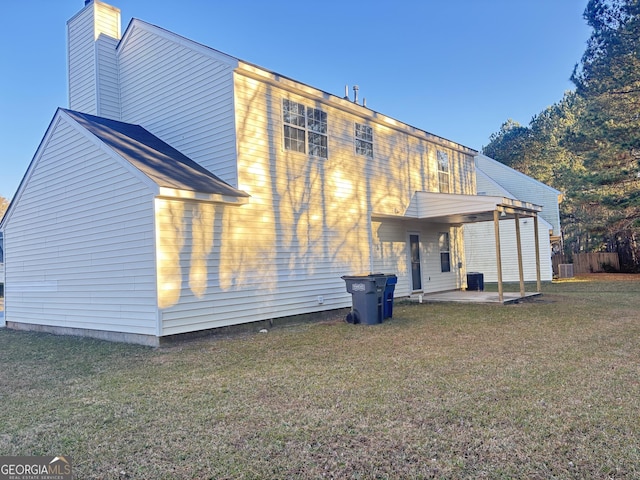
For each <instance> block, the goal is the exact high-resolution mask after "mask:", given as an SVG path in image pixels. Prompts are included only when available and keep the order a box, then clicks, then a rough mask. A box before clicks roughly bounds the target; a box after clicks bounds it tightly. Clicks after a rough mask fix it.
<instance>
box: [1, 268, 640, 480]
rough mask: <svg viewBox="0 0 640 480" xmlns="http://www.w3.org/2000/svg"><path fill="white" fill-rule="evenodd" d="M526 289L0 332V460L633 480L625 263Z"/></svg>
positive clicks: (257, 473) (168, 472) (153, 475)
mask: <svg viewBox="0 0 640 480" xmlns="http://www.w3.org/2000/svg"><path fill="white" fill-rule="evenodd" d="M621 278H622V279H621ZM544 293H545V294H544V295H543V296H542V297H540V298H538V299H537V300H534V301H530V302H525V303H521V304H516V305H508V306H497V305H495V306H493V305H457V304H455V305H454V304H422V305H419V304H407V303H401V302H398V303H396V309H395V311H394V318H393V320H391V321H388V322H385V323H384V324H382V325H379V326H369V327H368V326H361V325H355V326H354V325H349V324H346V323H344V322H343V321H342V317H340V318H339V319H336V320H335V321H327V322H322V323H312V324H305V325H298V326H290V327H282V328H279V329H274V330H272V331H270V332H269V333H266V334H260V333H252V334H238V335H235V336H225V337H222V336H212V337H208V338H201V339H198V340H192V341H188V342H184V343H180V344H176V345H172V346H169V347H163V348H159V349H149V348H145V347H140V346H132V345H124V344H114V343H108V342H102V341H97V340H91V339H81V338H73V337H58V336H52V335H47V334H38V333H25V332H15V331H8V330H6V329H0V454H2V455H68V456H70V457H71V458H72V460H73V464H74V473H75V478H78V479H94V478H95V479H119V478H131V479H183V478H197V479H205V478H215V479H225V478H229V479H232V478H233V479H236V478H239V479H269V478H274V479H283V478H341V479H342V478H358V479H369V478H393V479H396V478H446V479H451V478H505V479H506V478H527V479H536V478H539V479H550V478H562V479H565V478H580V479H590V478H594V479H608V478H625V479H626V478H640V414H639V412H640V348H639V347H640V309H639V307H640V276H626V277H614V278H611V277H608V276H603V277H598V276H593V277H590V278H586V279H585V278H583V279H575V280H574V281H563V282H561V283H554V284H553V285H549V286H545V289H544Z"/></svg>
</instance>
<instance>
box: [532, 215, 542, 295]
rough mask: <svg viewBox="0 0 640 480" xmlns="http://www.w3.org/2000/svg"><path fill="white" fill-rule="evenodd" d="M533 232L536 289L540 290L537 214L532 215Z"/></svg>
mask: <svg viewBox="0 0 640 480" xmlns="http://www.w3.org/2000/svg"><path fill="white" fill-rule="evenodd" d="M533 234H534V235H535V237H536V240H535V241H536V291H537V292H538V293H540V292H541V291H542V285H541V282H540V238H539V236H538V215H534V216H533Z"/></svg>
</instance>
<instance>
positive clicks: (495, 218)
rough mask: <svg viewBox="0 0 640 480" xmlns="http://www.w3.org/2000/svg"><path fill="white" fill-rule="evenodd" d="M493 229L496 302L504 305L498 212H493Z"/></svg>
mask: <svg viewBox="0 0 640 480" xmlns="http://www.w3.org/2000/svg"><path fill="white" fill-rule="evenodd" d="M493 229H494V233H495V239H496V266H497V268H498V300H499V301H500V303H504V291H503V289H502V258H501V254H500V212H499V211H498V210H494V211H493Z"/></svg>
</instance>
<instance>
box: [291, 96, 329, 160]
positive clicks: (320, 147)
mask: <svg viewBox="0 0 640 480" xmlns="http://www.w3.org/2000/svg"><path fill="white" fill-rule="evenodd" d="M282 112H283V120H284V148H285V150H293V151H294V152H301V153H305V152H307V153H309V155H314V156H316V157H322V158H327V155H328V152H327V113H326V112H323V111H322V110H320V109H318V108H311V107H305V106H304V105H303V104H301V103H297V102H294V101H291V100H287V99H283V101H282Z"/></svg>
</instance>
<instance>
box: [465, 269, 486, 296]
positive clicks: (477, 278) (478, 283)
mask: <svg viewBox="0 0 640 480" xmlns="http://www.w3.org/2000/svg"><path fill="white" fill-rule="evenodd" d="M467 290H473V291H477V292H482V291H484V273H480V272H469V273H467Z"/></svg>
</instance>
